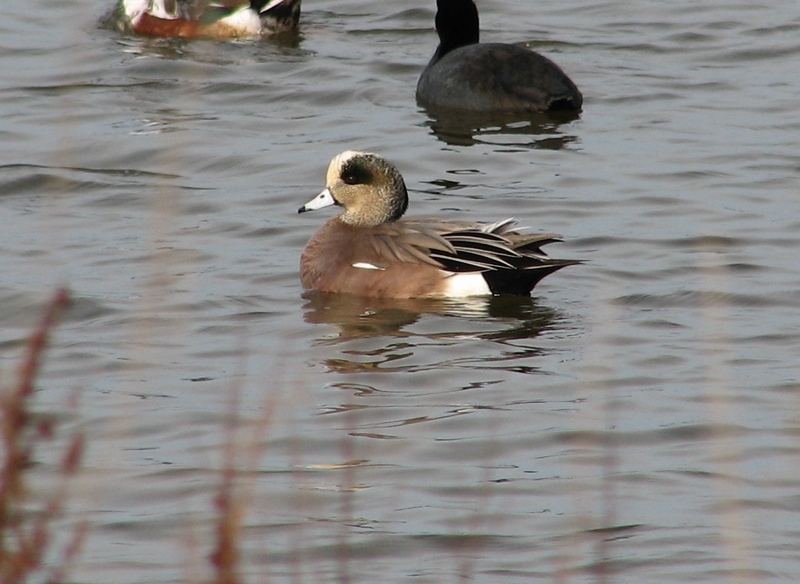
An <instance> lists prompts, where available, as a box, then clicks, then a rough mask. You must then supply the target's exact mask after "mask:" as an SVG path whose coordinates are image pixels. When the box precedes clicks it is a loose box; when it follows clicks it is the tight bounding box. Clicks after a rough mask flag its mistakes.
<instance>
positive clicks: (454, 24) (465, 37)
mask: <svg viewBox="0 0 800 584" xmlns="http://www.w3.org/2000/svg"><path fill="white" fill-rule="evenodd" d="M436 32H437V33H438V34H439V48H438V49H436V58H437V59H441V58H442V57H444V56H445V55H446V54H447V53H449V52H450V51H452V50H454V49H457V48H458V47H463V46H465V45H472V44H475V43H477V42H478V41H479V40H480V27H479V23H478V9H477V8H476V7H475V2H473V1H472V0H436Z"/></svg>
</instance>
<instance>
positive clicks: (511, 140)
mask: <svg viewBox="0 0 800 584" xmlns="http://www.w3.org/2000/svg"><path fill="white" fill-rule="evenodd" d="M425 111H426V112H427V114H428V122H427V125H428V126H429V127H430V128H431V131H432V132H433V134H434V135H435V136H436V137H437V138H439V139H440V140H441V141H442V142H445V143H447V144H451V145H454V146H473V145H475V144H491V145H496V146H506V147H509V148H513V147H517V148H520V147H521V148H540V149H548V150H560V149H562V148H564V147H566V146H568V145H569V144H570V143H572V142H574V141H575V140H576V139H577V138H576V136H574V135H570V134H567V133H565V132H564V131H563V129H562V126H564V125H566V124H569V123H570V122H574V121H575V120H577V119H579V117H580V115H579V114H578V113H576V112H571V111H555V112H545V113H535V112H531V113H511V112H508V113H506V112H490V113H474V112H463V111H449V110H431V109H430V108H428V109H426V110H425Z"/></svg>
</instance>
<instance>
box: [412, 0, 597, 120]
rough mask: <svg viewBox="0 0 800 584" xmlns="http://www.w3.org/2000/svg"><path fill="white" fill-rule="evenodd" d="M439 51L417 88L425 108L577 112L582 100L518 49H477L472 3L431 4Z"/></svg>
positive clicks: (543, 63) (561, 76)
mask: <svg viewBox="0 0 800 584" xmlns="http://www.w3.org/2000/svg"><path fill="white" fill-rule="evenodd" d="M436 7H437V12H436V32H437V33H438V34H439V46H438V48H437V49H436V52H435V53H434V54H433V58H431V60H430V62H429V63H428V65H427V66H426V67H425V69H424V71H423V72H422V75H421V76H420V78H419V82H418V83H417V101H418V102H419V103H420V104H421V105H423V106H426V107H433V108H450V109H461V110H471V111H478V112H486V111H492V110H497V111H517V112H523V111H529V112H543V111H552V110H572V111H580V110H581V106H582V104H583V96H582V95H581V92H580V91H579V90H578V88H577V87H576V86H575V84H574V83H573V82H572V80H571V79H570V78H569V77H567V75H566V73H564V71H562V70H561V68H560V67H559V66H558V65H556V64H555V63H553V62H552V61H551V60H550V59H548V58H547V57H544V56H542V55H540V54H539V53H536V52H534V51H531V50H530V49H527V48H525V47H523V46H520V45H510V44H503V43H486V44H480V43H479V42H478V41H479V36H480V31H479V23H478V9H477V8H476V7H475V3H474V2H473V0H437V1H436Z"/></svg>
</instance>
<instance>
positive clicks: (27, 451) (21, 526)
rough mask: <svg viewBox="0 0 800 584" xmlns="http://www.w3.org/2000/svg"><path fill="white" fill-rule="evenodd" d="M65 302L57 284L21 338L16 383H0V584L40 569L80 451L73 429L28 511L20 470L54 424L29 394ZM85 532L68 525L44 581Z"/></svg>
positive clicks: (70, 558) (65, 563) (61, 575)
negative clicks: (49, 488)
mask: <svg viewBox="0 0 800 584" xmlns="http://www.w3.org/2000/svg"><path fill="white" fill-rule="evenodd" d="M69 303H70V298H69V293H68V292H67V290H65V289H63V288H62V289H59V290H57V291H56V293H55V294H54V296H53V298H52V300H51V301H50V304H49V305H48V307H47V310H46V312H45V315H44V317H43V319H42V321H41V323H40V324H39V326H38V328H37V329H36V330H35V331H34V333H33V334H32V335H31V337H30V339H29V341H28V343H27V347H26V349H25V355H24V358H23V361H22V365H21V367H20V370H19V374H18V377H17V381H16V384H15V385H14V386H12V387H3V388H0V389H1V390H2V391H0V421H1V422H2V423H0V434H2V438H0V440H2V448H3V461H2V468H0V584H22V583H24V582H27V581H29V580H31V579H32V578H33V576H34V575H35V574H36V573H37V572H41V571H42V570H43V565H42V564H43V561H44V559H45V557H46V556H47V555H48V554H49V553H50V552H51V551H52V547H53V539H54V536H55V532H54V529H55V522H56V521H57V520H58V519H60V518H61V517H62V516H63V512H64V507H65V503H66V500H67V483H68V482H69V480H70V479H71V478H72V477H73V476H74V475H75V473H76V472H77V471H78V469H79V468H80V464H81V459H82V456H83V450H84V441H83V437H82V436H80V435H75V436H73V437H72V438H71V439H70V440H69V443H68V444H67V448H66V452H65V453H64V455H63V458H62V460H61V464H60V466H59V479H60V482H59V484H58V487H57V488H56V489H55V492H54V493H53V494H52V495H51V496H50V497H49V498H48V499H47V500H46V501H44V502H43V503H42V504H41V506H40V508H39V509H38V510H37V511H36V512H35V513H33V512H31V509H30V507H31V503H32V502H33V501H32V500H31V495H30V492H29V488H28V485H27V484H26V471H27V469H28V468H30V467H31V466H32V464H33V462H34V451H35V449H36V447H37V446H38V445H40V444H41V443H42V442H45V441H48V440H52V439H53V437H54V433H55V429H54V428H53V426H52V424H51V423H50V422H48V421H37V420H36V418H35V417H34V416H33V415H32V413H31V409H30V400H31V398H32V397H33V393H34V384H35V382H36V379H37V376H38V374H39V371H40V369H41V365H42V358H43V356H44V352H45V350H46V349H47V343H48V340H49V338H50V335H51V333H52V331H53V329H54V328H55V327H56V325H57V324H58V321H59V319H60V318H61V316H62V315H63V313H64V311H65V310H66V309H67V307H68V306H69ZM86 532H87V524H86V523H85V522H82V523H80V524H79V525H78V526H77V527H75V528H74V530H73V533H72V534H71V536H70V538H69V541H68V542H67V544H66V545H65V546H64V547H63V549H62V553H61V559H60V561H58V562H56V564H55V565H54V566H52V567H50V568H49V569H48V571H47V574H45V577H44V580H43V581H44V582H47V583H48V584H50V583H53V584H55V583H58V582H63V581H64V580H65V578H66V574H67V573H68V571H69V569H70V568H71V566H72V564H73V563H74V561H75V559H76V557H77V555H78V553H79V551H80V548H81V546H82V543H83V541H84V539H85V536H86ZM37 580H41V577H39V578H37Z"/></svg>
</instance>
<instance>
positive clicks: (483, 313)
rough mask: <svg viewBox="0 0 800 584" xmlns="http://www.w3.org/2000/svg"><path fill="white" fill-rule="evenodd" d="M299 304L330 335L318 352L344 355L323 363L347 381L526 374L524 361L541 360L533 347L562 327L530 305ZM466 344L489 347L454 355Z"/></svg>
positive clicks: (322, 297) (355, 299)
mask: <svg viewBox="0 0 800 584" xmlns="http://www.w3.org/2000/svg"><path fill="white" fill-rule="evenodd" d="M304 298H305V299H306V301H307V302H306V304H305V306H304V310H305V320H306V322H309V323H313V324H329V325H333V326H334V327H335V331H336V332H335V334H330V331H329V329H328V331H326V334H325V335H323V336H321V337H320V338H319V339H318V344H320V345H339V346H341V347H342V350H341V351H340V352H339V353H338V354H337V355H336V356H328V357H326V358H324V359H323V363H324V364H325V365H326V366H327V367H328V368H329V369H330V370H332V371H338V372H346V373H354V372H362V373H363V372H378V371H380V372H387V371H425V370H434V369H446V368H453V367H456V368H470V369H472V368H475V369H483V368H487V367H499V368H502V369H506V370H515V371H521V372H525V371H527V370H532V369H535V366H532V365H531V364H530V363H528V362H526V359H527V358H529V357H535V356H538V355H540V354H542V353H543V349H542V348H540V347H539V346H538V345H537V343H531V342H530V340H531V339H535V338H536V337H537V336H539V334H540V333H541V332H542V331H543V330H546V329H548V328H551V327H553V326H555V323H556V322H557V321H559V320H563V316H562V315H560V314H559V313H558V312H557V311H555V310H553V309H551V308H547V307H544V306H541V305H539V304H538V303H537V302H536V300H535V299H533V298H530V297H514V296H498V297H480V298H470V299H463V300H451V299H448V300H430V299H404V300H395V299H384V298H366V297H360V296H350V295H346V294H324V293H319V292H306V293H305V295H304ZM471 341H484V342H485V341H488V342H489V344H488V345H486V346H483V347H482V348H481V349H480V350H476V349H477V347H474V346H473V347H472V348H470V349H469V350H463V348H461V349H460V350H459V349H457V348H455V347H457V346H458V345H460V344H462V343H465V342H471ZM454 348H455V349H454Z"/></svg>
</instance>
